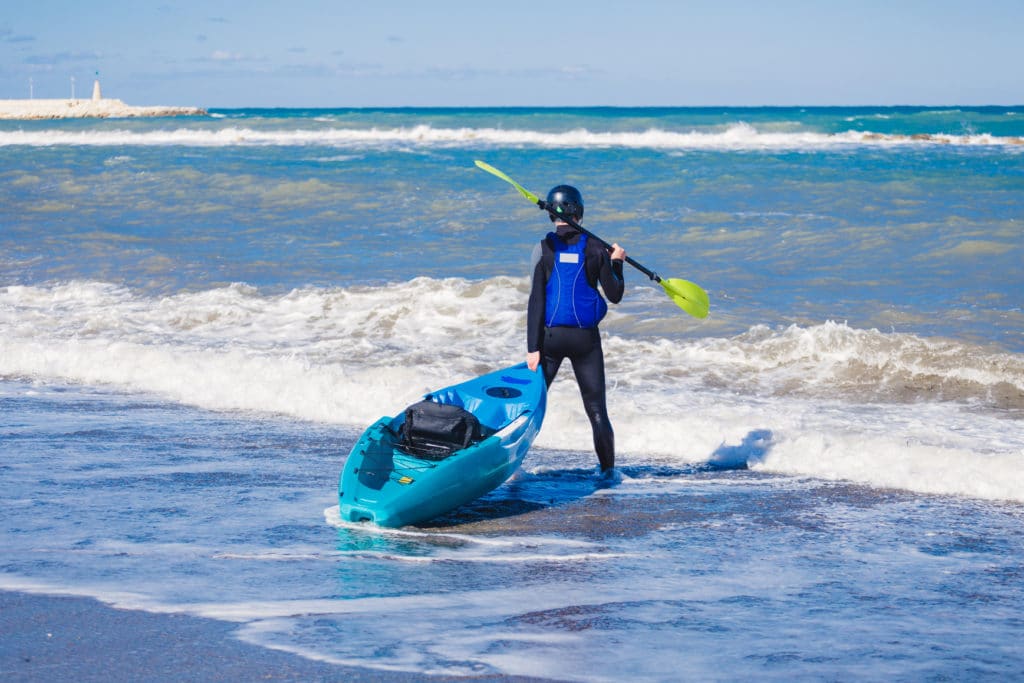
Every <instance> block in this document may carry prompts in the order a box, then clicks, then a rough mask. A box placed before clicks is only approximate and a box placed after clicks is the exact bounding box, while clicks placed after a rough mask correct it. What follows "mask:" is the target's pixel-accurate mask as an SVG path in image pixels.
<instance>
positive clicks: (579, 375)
mask: <svg viewBox="0 0 1024 683" xmlns="http://www.w3.org/2000/svg"><path fill="white" fill-rule="evenodd" d="M579 332H582V333H589V334H587V335H586V336H583V335H580V340H579V342H578V344H577V346H578V353H576V354H573V355H570V356H569V359H570V360H571V361H572V369H573V372H575V373H576V383H577V384H579V387H580V396H581V397H582V398H583V409H584V410H585V411H586V413H587V418H588V419H589V420H590V428H591V430H592V431H593V434H594V451H596V452H597V460H598V462H599V463H600V464H601V471H602V472H607V471H609V470H611V469H612V468H613V467H615V432H614V431H613V430H612V424H611V421H610V420H609V419H608V406H607V400H606V398H605V378H604V351H603V350H602V349H601V334H600V332H598V330H597V329H593V330H579Z"/></svg>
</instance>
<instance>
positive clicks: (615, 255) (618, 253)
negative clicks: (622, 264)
mask: <svg viewBox="0 0 1024 683" xmlns="http://www.w3.org/2000/svg"><path fill="white" fill-rule="evenodd" d="M625 260H626V250H625V249H623V248H622V247H620V246H619V245H618V244H613V245H612V261H625Z"/></svg>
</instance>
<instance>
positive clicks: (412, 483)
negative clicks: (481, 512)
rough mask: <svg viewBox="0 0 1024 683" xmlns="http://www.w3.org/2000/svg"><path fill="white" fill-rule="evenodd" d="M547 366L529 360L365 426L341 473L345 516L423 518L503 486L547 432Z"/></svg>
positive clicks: (396, 522) (402, 522)
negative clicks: (543, 426) (542, 430)
mask: <svg viewBox="0 0 1024 683" xmlns="http://www.w3.org/2000/svg"><path fill="white" fill-rule="evenodd" d="M546 405H547V387H546V386H545V384H544V374H543V373H542V372H541V371H540V370H537V371H536V372H531V371H530V370H529V369H528V368H527V367H526V364H525V363H520V364H519V365H515V366H512V367H510V368H505V369H504V370H498V371H497V372H491V373H488V374H486V375H481V376H480V377H477V378H476V379H471V380H469V381H467V382H463V383H461V384H456V385H454V386H450V387H448V388H446V389H440V390H438V391H434V392H431V393H429V394H427V395H426V396H425V397H424V398H423V400H422V401H421V402H419V403H416V404H414V405H411V406H409V407H408V408H406V409H405V410H404V411H403V412H401V413H400V414H398V415H395V416H394V417H382V418H381V419H379V420H377V422H375V423H374V424H372V425H370V427H369V428H368V429H367V430H366V431H365V432H363V435H362V436H361V437H360V438H359V441H358V442H356V445H355V446H354V447H353V448H352V452H351V453H349V456H348V460H346V461H345V468H344V469H343V470H342V473H341V477H340V479H339V481H338V502H339V505H340V508H341V518H342V519H343V520H345V521H349V522H373V523H375V524H378V525H379V526H385V527H400V526H406V525H408V524H418V523H420V522H425V521H427V520H429V519H432V518H434V517H437V516H438V515H441V514H444V513H445V512H448V511H449V510H453V509H455V508H457V507H459V506H460V505H463V504H465V503H468V502H470V501H471V500H475V499H476V498H479V497H480V496H482V495H484V494H485V493H488V492H489V491H492V490H494V489H495V488H497V487H498V486H501V484H502V483H504V482H505V480H506V479H508V478H509V477H510V476H512V474H513V473H514V472H515V471H516V469H518V468H519V465H520V463H522V461H523V457H524V456H525V455H526V451H528V450H529V448H530V445H531V444H532V443H533V440H534V438H536V436H537V433H538V432H540V427H541V423H542V422H543V421H544V410H545V408H546Z"/></svg>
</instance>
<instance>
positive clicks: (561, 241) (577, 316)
mask: <svg viewBox="0 0 1024 683" xmlns="http://www.w3.org/2000/svg"><path fill="white" fill-rule="evenodd" d="M546 208H548V209H549V212H548V213H549V216H550V218H551V220H552V222H554V224H555V231H554V232H549V233H548V234H547V236H546V237H545V238H544V239H543V240H541V242H540V244H538V245H537V246H536V247H535V248H534V251H533V280H532V282H531V285H530V300H529V305H528V307H527V314H526V320H527V322H526V351H527V353H526V364H527V366H528V367H529V368H530V370H536V369H537V367H538V366H540V367H542V368H543V371H544V380H545V381H546V382H547V385H548V386H549V387H550V386H551V382H552V381H553V380H554V379H555V375H556V374H557V373H558V368H559V367H560V366H561V364H562V361H563V360H565V359H566V358H568V359H569V360H570V361H571V362H572V369H573V372H574V373H575V374H576V382H577V383H578V384H579V388H580V396H581V397H582V398H583V407H584V410H585V411H586V413H587V417H588V418H589V419H590V426H591V429H592V430H593V433H594V450H595V451H596V453H597V459H598V462H599V463H600V467H601V473H602V475H603V476H605V477H611V476H613V473H614V468H615V433H614V431H613V430H612V425H611V422H610V421H609V420H608V407H607V402H606V399H605V376H604V351H603V350H602V349H601V333H600V331H599V330H598V324H599V323H600V322H601V319H602V318H604V316H605V314H606V313H607V312H608V304H607V303H606V302H605V299H604V297H602V296H601V292H599V291H598V285H599V284H600V287H601V290H603V291H604V296H605V297H607V299H608V301H610V302H612V303H613V304H617V303H619V301H621V300H622V295H623V292H624V291H625V287H626V285H625V280H624V278H623V275H622V267H623V261H624V260H625V258H626V252H625V250H624V249H623V248H622V247H620V246H619V245H618V244H613V245H612V248H611V250H608V249H606V248H605V247H604V246H603V245H602V244H601V243H600V242H599V241H598V240H596V239H588V236H587V235H586V234H584V233H582V232H579V231H578V230H576V229H575V228H574V227H572V226H571V225H569V224H568V223H567V222H566V221H564V220H561V219H559V218H556V214H558V215H560V216H567V217H569V218H571V219H573V221H575V222H576V223H579V221H580V220H581V219H582V218H583V196H582V195H581V194H580V192H579V190H577V189H576V188H575V187H572V186H571V185H558V186H556V187H554V188H552V189H551V191H550V192H548V196H547V203H546ZM552 212H553V213H552Z"/></svg>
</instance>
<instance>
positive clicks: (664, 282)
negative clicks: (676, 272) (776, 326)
mask: <svg viewBox="0 0 1024 683" xmlns="http://www.w3.org/2000/svg"><path fill="white" fill-rule="evenodd" d="M476 165H477V167H478V168H480V169H482V170H484V171H487V172H488V173H490V174H491V175H495V176H498V177H499V178H501V179H502V180H504V181H505V182H506V183H509V184H511V185H512V187H514V188H516V189H517V190H519V194H521V195H523V196H524V197H526V198H527V199H529V200H530V201H531V202H533V203H534V204H536V205H537V206H539V207H540V208H541V209H542V210H544V211H547V212H548V213H550V214H551V215H552V216H554V217H555V218H557V219H558V220H560V221H565V222H566V223H567V224H569V225H571V226H572V227H573V228H575V229H576V230H579V231H580V232H582V233H583V234H584V235H587V236H588V237H589V238H590V239H593V240H597V241H598V242H600V243H601V244H602V245H604V246H605V248H607V249H611V248H612V245H610V244H609V243H608V242H605V241H604V240H603V239H601V238H600V237H598V236H597V235H595V234H594V233H592V232H590V231H589V230H587V229H586V228H584V227H583V226H582V225H580V224H579V223H577V222H576V221H574V220H573V219H572V218H570V217H569V216H563V215H562V214H559V213H557V212H556V211H555V210H554V209H552V208H550V207H549V206H547V202H545V201H544V200H543V199H541V198H540V197H538V196H537V195H535V194H533V193H532V192H530V191H529V190H527V189H526V188H525V187H523V186H522V185H520V184H519V183H517V182H516V181H514V180H512V179H511V178H509V177H508V176H507V175H505V174H504V173H503V172H502V171H500V170H498V169H496V168H494V167H493V166H491V165H490V164H488V163H485V162H483V161H480V160H477V161H476ZM626 263H628V264H629V265H631V266H633V267H634V268H636V269H637V270H639V271H640V272H641V273H643V274H644V275H646V276H647V277H649V278H651V279H652V280H654V281H655V282H657V283H658V284H660V285H661V288H662V289H664V290H665V293H666V294H668V296H669V298H670V299H672V301H673V302H674V303H675V305H676V306H679V308H681V309H683V310H684V311H686V312H687V313H689V314H690V315H692V316H693V317H694V318H706V317H707V315H708V306H709V305H710V304H709V301H708V293H707V292H705V291H704V290H703V289H701V287H700V285H696V284H694V283H692V282H689V281H687V280H680V279H678V278H668V279H664V278H661V277H659V276H658V274H657V273H655V272H654V271H652V270H648V269H647V268H645V267H644V266H642V265H641V264H639V263H638V262H636V261H634V260H633V259H632V258H630V257H629V256H627V257H626Z"/></svg>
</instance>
